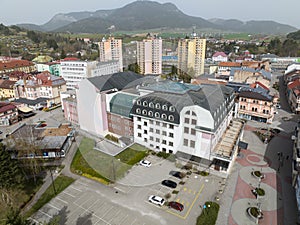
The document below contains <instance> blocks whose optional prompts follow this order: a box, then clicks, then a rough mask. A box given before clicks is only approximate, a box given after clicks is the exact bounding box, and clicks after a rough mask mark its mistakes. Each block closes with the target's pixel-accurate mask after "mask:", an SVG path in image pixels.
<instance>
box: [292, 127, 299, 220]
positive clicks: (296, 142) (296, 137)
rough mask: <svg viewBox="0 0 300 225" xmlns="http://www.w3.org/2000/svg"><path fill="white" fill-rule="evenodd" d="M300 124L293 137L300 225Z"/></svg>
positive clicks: (293, 183)
mask: <svg viewBox="0 0 300 225" xmlns="http://www.w3.org/2000/svg"><path fill="white" fill-rule="evenodd" d="M299 130H300V124H299V122H298V124H297V126H296V127H295V135H294V136H293V140H294V145H293V158H292V171H293V172H292V185H293V187H294V188H295V194H296V201H297V208H298V215H297V222H298V223H300V134H299Z"/></svg>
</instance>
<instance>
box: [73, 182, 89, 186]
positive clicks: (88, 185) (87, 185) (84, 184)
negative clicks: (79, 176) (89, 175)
mask: <svg viewBox="0 0 300 225" xmlns="http://www.w3.org/2000/svg"><path fill="white" fill-rule="evenodd" d="M76 183H78V184H80V185H83V186H86V187H88V186H89V185H88V184H85V183H81V182H79V181H77V182H76Z"/></svg>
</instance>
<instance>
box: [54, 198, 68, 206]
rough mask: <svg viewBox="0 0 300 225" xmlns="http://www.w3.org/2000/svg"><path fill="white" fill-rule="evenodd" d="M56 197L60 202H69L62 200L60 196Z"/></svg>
mask: <svg viewBox="0 0 300 225" xmlns="http://www.w3.org/2000/svg"><path fill="white" fill-rule="evenodd" d="M56 199H58V200H59V201H61V202H63V203H65V204H69V203H68V202H66V201H64V200H62V199H61V198H60V197H56Z"/></svg>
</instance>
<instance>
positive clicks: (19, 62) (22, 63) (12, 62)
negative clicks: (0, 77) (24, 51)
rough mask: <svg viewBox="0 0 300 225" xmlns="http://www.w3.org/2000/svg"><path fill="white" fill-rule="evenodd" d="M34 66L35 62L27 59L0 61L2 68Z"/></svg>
mask: <svg viewBox="0 0 300 225" xmlns="http://www.w3.org/2000/svg"><path fill="white" fill-rule="evenodd" d="M25 66H26V67H27V66H34V64H33V62H30V61H27V60H10V61H5V62H3V61H0V70H6V69H15V68H20V67H25Z"/></svg>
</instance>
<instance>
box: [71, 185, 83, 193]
mask: <svg viewBox="0 0 300 225" xmlns="http://www.w3.org/2000/svg"><path fill="white" fill-rule="evenodd" d="M70 188H72V189H74V190H76V191H79V192H82V190H80V189H78V188H74V187H73V186H71V187H70Z"/></svg>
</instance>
